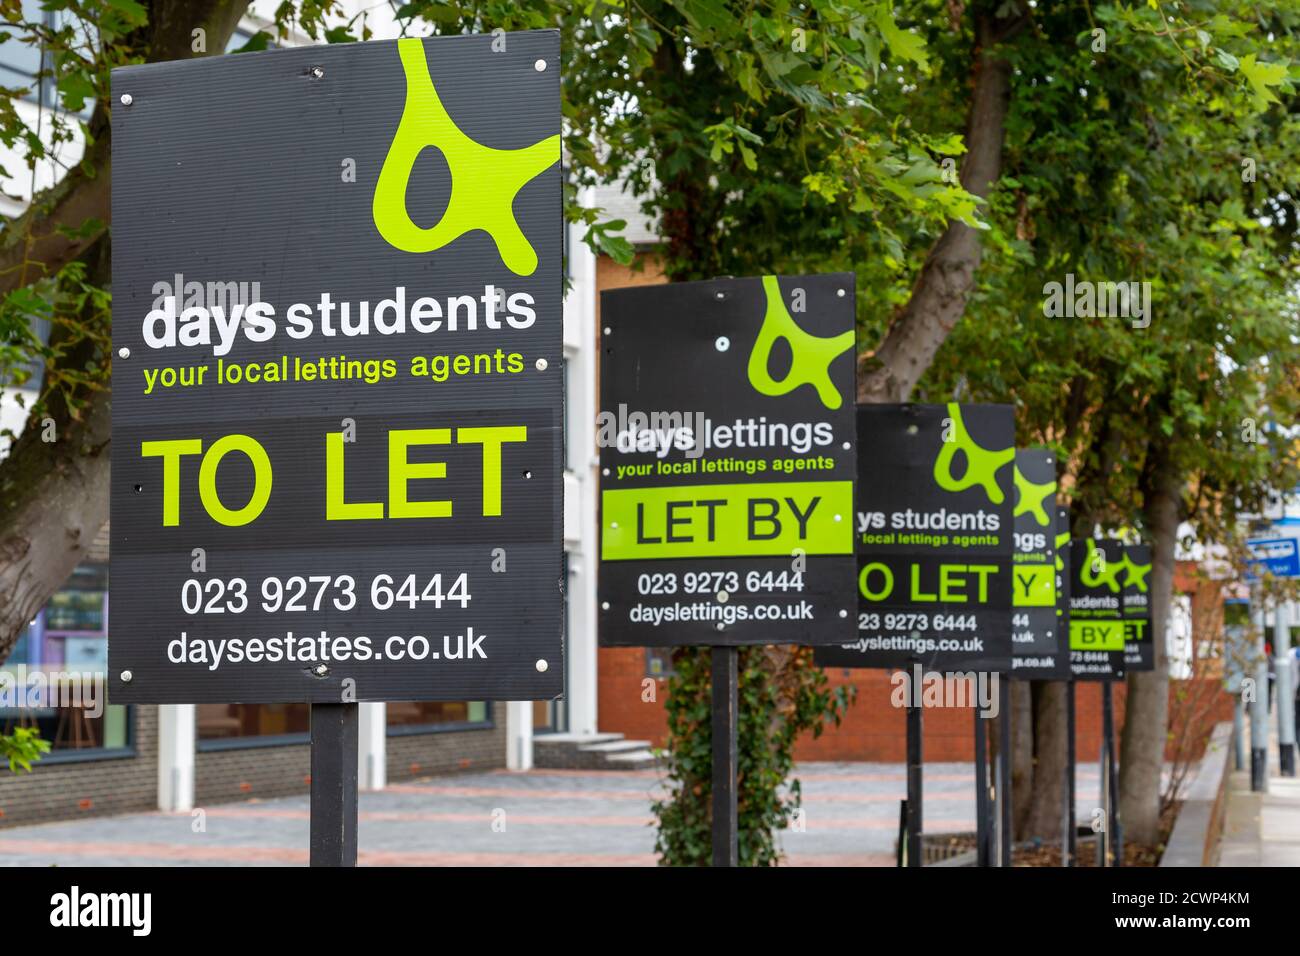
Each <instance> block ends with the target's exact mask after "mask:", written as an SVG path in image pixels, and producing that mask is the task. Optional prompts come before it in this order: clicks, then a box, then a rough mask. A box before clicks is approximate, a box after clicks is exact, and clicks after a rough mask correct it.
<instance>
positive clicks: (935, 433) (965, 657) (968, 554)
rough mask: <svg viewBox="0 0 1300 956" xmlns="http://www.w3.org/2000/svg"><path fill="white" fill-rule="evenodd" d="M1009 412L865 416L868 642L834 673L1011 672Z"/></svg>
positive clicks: (903, 408)
mask: <svg viewBox="0 0 1300 956" xmlns="http://www.w3.org/2000/svg"><path fill="white" fill-rule="evenodd" d="M1014 442H1015V422H1014V420H1013V417H1012V410H1011V407H1010V406H1009V405H959V404H957V403H956V402H952V403H950V404H948V405H864V406H862V407H860V408H859V409H858V447H859V448H860V449H861V450H862V451H861V454H860V455H859V458H858V469H859V470H858V509H857V518H856V522H855V524H854V530H855V536H856V541H857V552H858V588H857V593H858V633H857V640H856V641H854V642H852V643H848V644H844V645H841V646H837V647H828V648H820V649H818V651H817V654H816V660H817V662H818V663H819V664H822V665H823V666H834V667H902V666H904V665H907V664H911V663H913V662H916V663H920V664H921V665H922V666H923V667H924V668H926V669H929V670H943V671H967V670H974V671H1009V670H1010V669H1011V595H1012V566H1013V565H1012V540H1013V539H1012V532H1013V526H1012V500H1011V489H1012V461H1013V459H1014V457H1015V448H1014V447H1013V445H1014Z"/></svg>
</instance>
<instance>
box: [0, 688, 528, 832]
mask: <svg viewBox="0 0 1300 956" xmlns="http://www.w3.org/2000/svg"><path fill="white" fill-rule="evenodd" d="M494 712H495V713H496V714H499V716H500V719H499V720H496V721H495V722H494V724H493V725H492V726H488V727H483V728H479V729H474V730H455V731H444V732H438V733H432V734H409V735H402V736H396V737H389V738H388V777H389V779H390V780H394V781H396V780H406V779H410V778H412V777H417V776H427V775H432V774H440V773H454V772H457V771H465V770H491V769H496V768H498V767H504V766H505V762H506V759H505V754H506V742H505V741H506V727H505V705H504V704H496V705H494ZM135 742H136V743H135V756H132V757H122V758H114V759H107V760H87V761H80V762H76V763H57V764H56V763H45V764H40V763H38V764H35V765H33V768H32V772H31V773H30V774H10V773H9V772H8V770H7V769H0V827H7V826H22V825H24V824H31V823H50V822H53V821H56V820H70V819H75V818H77V817H83V816H107V815H110V814H115V813H131V812H138V811H142V810H146V811H147V810H155V809H157V807H158V708H157V707H155V706H145V705H140V706H137V707H136V708H135ZM194 759H195V782H194V800H195V803H196V805H198V806H204V805H208V804H214V803H228V802H230V801H234V800H247V799H250V798H255V797H256V798H268V797H279V796H287V795H290V794H298V793H306V792H307V789H308V787H309V786H310V783H311V778H310V775H309V773H310V767H311V756H310V752H309V750H308V746H307V744H305V743H303V744H289V745H283V746H273V747H248V748H244V749H239V750H218V751H199V752H198V753H196V754H195V755H194Z"/></svg>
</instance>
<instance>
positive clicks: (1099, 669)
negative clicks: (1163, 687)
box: [1070, 538, 1124, 680]
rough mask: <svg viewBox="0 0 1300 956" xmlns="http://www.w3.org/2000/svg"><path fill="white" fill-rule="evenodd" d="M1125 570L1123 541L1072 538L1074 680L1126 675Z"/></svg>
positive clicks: (1071, 620) (1071, 579)
mask: <svg viewBox="0 0 1300 956" xmlns="http://www.w3.org/2000/svg"><path fill="white" fill-rule="evenodd" d="M1123 571H1124V545H1123V543H1122V542H1120V541H1117V540H1115V539H1113V538H1102V539H1100V540H1098V539H1093V538H1085V539H1083V540H1081V541H1072V542H1070V667H1071V670H1072V671H1073V673H1074V678H1075V680H1112V679H1116V678H1120V677H1123V676H1124V621H1123V604H1122V602H1121V590H1122V585H1121V576H1122V574H1123Z"/></svg>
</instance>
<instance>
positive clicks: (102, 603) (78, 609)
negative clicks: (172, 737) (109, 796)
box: [0, 562, 134, 763]
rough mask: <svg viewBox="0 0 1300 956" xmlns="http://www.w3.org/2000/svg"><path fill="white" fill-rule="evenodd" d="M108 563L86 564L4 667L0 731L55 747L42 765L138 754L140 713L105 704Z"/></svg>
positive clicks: (45, 609) (40, 616)
mask: <svg viewBox="0 0 1300 956" xmlns="http://www.w3.org/2000/svg"><path fill="white" fill-rule="evenodd" d="M107 672H108V565H107V564H104V563H102V562H87V563H85V564H81V565H79V566H78V567H77V569H76V570H75V571H73V573H72V576H71V577H70V578H69V579H68V581H67V583H66V584H64V586H63V587H62V588H60V589H59V590H58V591H57V592H56V593H55V594H54V596H53V597H51V598H50V601H49V603H48V604H46V605H45V607H43V608H41V610H40V612H39V613H38V614H37V615H36V617H35V618H34V619H33V620H32V622H31V623H30V624H29V625H28V626H27V627H26V628H24V629H23V632H22V634H20V635H19V637H18V643H17V644H15V645H14V648H13V650H12V651H11V652H10V654H9V658H8V659H7V660H6V661H5V662H4V664H3V666H0V681H2V682H3V688H4V692H3V694H0V732H3V733H6V734H11V733H13V731H14V728H16V727H31V728H34V729H35V730H37V731H38V732H39V733H40V735H41V738H42V739H44V740H46V741H48V742H49V744H50V752H49V753H48V754H46V756H45V758H44V761H48V762H56V763H57V762H62V761H65V760H88V759H99V758H102V757H118V756H130V755H131V754H133V753H134V749H133V740H132V733H133V732H132V725H133V723H134V713H133V711H132V710H131V708H129V707H127V706H125V705H121V704H117V705H114V704H109V703H107V701H106V699H105V696H104V695H105V680H104V678H105V676H106V674H107Z"/></svg>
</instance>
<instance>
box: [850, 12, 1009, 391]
mask: <svg viewBox="0 0 1300 956" xmlns="http://www.w3.org/2000/svg"><path fill="white" fill-rule="evenodd" d="M998 6H999V4H998V3H997V2H994V3H984V4H981V5H979V9H977V10H976V12H975V14H974V16H975V50H974V54H973V57H972V59H973V61H974V73H975V80H974V88H973V90H972V92H971V103H970V113H969V116H968V118H967V124H966V147H967V152H966V156H965V158H964V159H963V161H962V166H961V183H962V186H964V187H965V189H966V190H967V191H968V192H970V193H973V194H974V195H976V196H979V197H980V198H987V197H988V194H989V189H990V188H991V187H992V185H993V183H994V182H996V181H997V178H998V176H999V175H1000V174H1001V169H1002V141H1003V138H1004V133H1005V129H1006V119H1007V110H1008V108H1009V106H1010V103H1011V73H1012V68H1011V63H1010V62H1009V61H1008V60H1007V59H1006V57H1005V56H1004V55H1003V54H1002V52H1001V51H1000V49H999V45H1000V44H1002V43H1003V42H1005V41H1007V40H1009V39H1010V38H1012V37H1013V36H1015V35H1016V34H1017V33H1019V32H1020V31H1021V30H1023V29H1024V27H1025V26H1026V25H1027V24H1028V23H1029V17H1030V14H1029V10H1028V8H1027V7H1026V6H1024V5H1023V4H1017V12H1016V13H1015V14H1014V15H1013V16H1011V17H1009V18H999V17H998V16H997V14H996V13H995V12H994V10H995V8H996V7H998ZM979 263H980V242H979V236H978V234H977V230H975V229H972V228H971V227H970V226H967V225H966V224H965V223H961V222H953V223H950V224H949V226H948V228H947V229H946V230H945V231H944V234H943V235H942V236H940V237H939V240H938V241H937V242H936V243H935V244H934V246H933V247H931V249H930V251H929V253H928V254H927V255H926V257H925V263H924V264H923V265H922V266H921V271H920V273H919V274H918V275H917V277H916V282H915V283H914V284H913V286H912V294H911V296H910V297H909V298H908V300H907V304H906V305H904V306H903V308H902V309H901V310H900V311H899V312H898V314H897V315H896V316H895V317H894V321H893V322H892V323H891V325H890V328H889V331H888V332H887V333H886V334H885V339H884V341H883V342H882V343H881V345H880V348H878V349H877V350H876V351H875V352H874V353H870V352H867V353H863V355H862V356H861V357H860V358H859V359H858V401H859V402H862V403H875V402H901V401H906V400H907V398H908V396H909V395H910V394H911V392H912V389H913V388H915V387H916V383H917V382H918V381H920V379H921V376H922V375H924V374H925V371H926V369H928V368H929V367H930V363H931V362H932V361H933V360H934V355H935V353H936V352H937V351H938V350H939V346H940V345H942V344H943V341H944V339H946V338H947V337H948V333H949V332H951V331H952V328H953V326H954V325H956V324H957V320H958V319H960V318H961V316H962V313H963V312H965V310H966V302H967V300H968V299H969V298H970V293H971V289H972V288H973V287H974V285H975V270H976V269H977V268H978V267H979Z"/></svg>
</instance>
